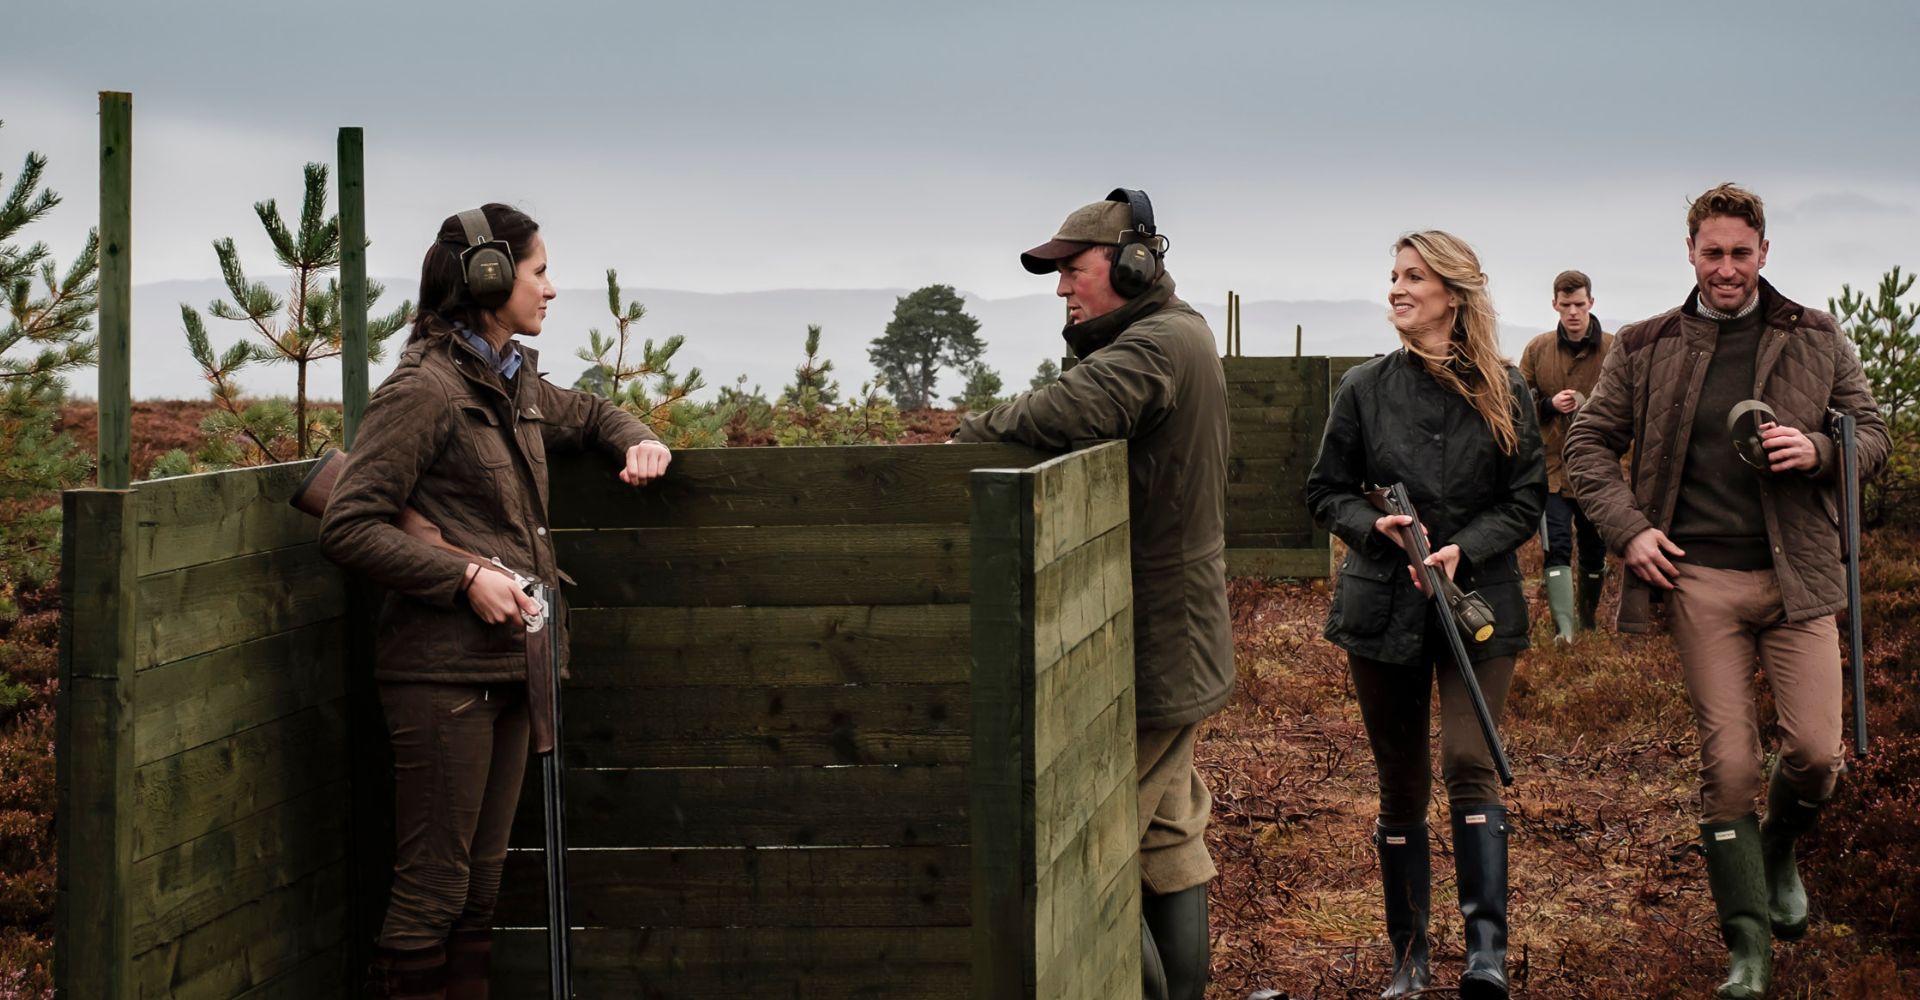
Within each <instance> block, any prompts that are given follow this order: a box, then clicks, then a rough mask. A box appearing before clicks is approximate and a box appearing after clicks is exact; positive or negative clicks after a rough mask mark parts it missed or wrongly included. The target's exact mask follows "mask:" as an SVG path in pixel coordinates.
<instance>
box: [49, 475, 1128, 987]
mask: <svg viewBox="0 0 1920 1000" xmlns="http://www.w3.org/2000/svg"><path fill="white" fill-rule="evenodd" d="M307 467H308V466H307V465H306V464H305V463H299V464H292V465H283V466H273V467H268V468H262V469H248V470H238V471H233V472H225V473H218V474H213V475H207V476H195V477H187V478H181V479H173V480H162V481H156V482H151V483H141V484H138V485H137V486H136V487H135V488H134V489H133V490H130V491H100V490H86V491H76V492H73V493H69V494H67V495H66V497H65V503H66V514H67V536H66V542H65V544H66V552H65V555H66V563H65V577H64V579H63V586H64V588H65V595H66V599H67V601H68V603H67V609H68V613H67V616H66V618H65V625H64V628H65V633H64V634H63V644H62V665H63V676H62V682H63V683H62V696H61V697H62V701H61V705H60V719H59V736H58V740H59V750H58V767H59V783H60V829H61V835H62V843H61V845H60V848H61V859H62V863H61V866H60V872H59V880H60V884H59V903H58V907H57V917H56V922H57V928H58V929H57V935H58V941H57V945H56V946H57V948H58V949H59V950H58V954H59V956H60V958H59V965H58V968H57V970H56V971H57V975H58V978H59V983H60V989H61V991H62V994H63V995H65V996H70V997H76V998H79V997H86V998H96V997H98V998H131V997H195V998H203V997H204V998H232V997H251V998H266V997H274V998H304V997H339V996H343V995H348V994H349V993H350V992H351V990H352V988H353V987H354V986H356V985H357V975H358V967H359V963H360V962H361V961H363V960H364V957H365V950H366V947H367V945H368V944H369V943H370V942H371V940H372V939H373V936H374V934H375V933H376V932H377V930H378V923H379V917H380V911H381V905H382V904H383V902H384V894H385V891H386V875H387V872H388V871H389V870H390V864H391V857H390V853H389V852H390V849H391V848H390V842H391V829H390V823H391V819H390V810H391V797H392V787H391V777H390V771H389V770H388V766H389V765H388V763H387V760H386V758H385V756H384V748H385V732H384V725H383V723H382V721H381V718H380V715H379V709H378V704H377V700H375V699H374V696H373V693H372V685H371V682H370V680H369V679H368V678H369V676H370V673H371V664H370V663H369V662H367V661H368V658H369V655H368V649H369V645H368V643H369V642H370V639H369V636H370V634H371V630H372V629H371V626H372V621H371V614H370V611H369V610H368V609H370V608H371V607H372V603H371V601H370V599H369V598H368V597H367V596H366V595H364V594H363V593H359V592H358V591H357V588H355V587H353V586H351V585H349V583H348V581H346V580H345V578H344V576H343V574H341V573H340V572H339V571H338V570H336V569H335V568H334V567H332V566H331V565H330V564H329V563H327V562H326V561H325V560H324V559H323V558H322V557H321V556H320V554H319V552H318V551H317V545H316V543H315V531H316V523H315V522H314V521H313V520H312V519H311V518H308V517H306V516H305V515H301V514H298V513H297V512H295V511H293V510H292V509H291V508H289V507H288V506H287V505H286V500H287V497H288V496H289V495H291V493H292V491H293V489H294V487H295V486H296V484H297V483H298V481H299V479H300V477H301V476H302V475H303V474H304V473H305V471H306V469H307ZM981 468H996V469H1005V470H1007V471H1004V472H992V473H981V474H978V475H976V474H975V473H974V471H973V470H976V469H981ZM550 473H551V477H552V479H551V481H552V496H553V525H554V542H555V546H556V549H557V552H558V554H559V559H560V563H561V565H562V566H564V567H565V568H566V569H567V570H568V572H569V573H570V574H571V575H572V576H573V577H574V578H575V579H576V580H577V581H578V583H577V585H574V586H571V587H569V588H568V592H567V597H568V601H569V604H570V605H571V612H570V614H571V633H572V650H573V652H572V662H571V665H570V668H569V669H570V678H569V681H568V685H567V688H566V692H565V696H564V697H565V702H564V705H565V712H566V735H567V742H566V747H565V754H564V762H565V765H566V767H567V774H566V780H567V783H568V821H569V834H570V851H569V858H568V861H569V866H570V876H571V878H570V889H571V893H572V917H573V921H572V922H573V924H574V925H575V929H574V931H573V947H574V956H575V974H576V982H577V985H578V995H579V997H581V998H582V1000H592V998H598V997H696V998H697V997H734V996H740V995H774V996H807V997H869V996H886V997H904V998H919V997H924V998H985V997H993V998H996V1000H999V998H1008V997H1014V998H1018V997H1079V996H1088V997H1091V996H1095V995H1101V996H1105V995H1112V994H1114V993H1115V992H1116V991H1124V990H1123V988H1124V986H1125V985H1126V984H1129V983H1136V982H1138V976H1139V966H1138V947H1139V930H1138V923H1139V920H1138V912H1139V890H1138V877H1137V868H1136V867H1135V860H1134V855H1135V848H1136V846H1137V829H1136V824H1137V819H1136V818H1135V815H1134V813H1135V805H1134V783H1133V764H1132V755H1133V722H1132V716H1133V690H1132V679H1133V672H1132V627H1131V617H1130V613H1131V612H1130V608H1131V587H1130V584H1129V578H1128V568H1127V522H1126V458H1125V448H1124V445H1119V444H1111V445H1103V446H1100V447H1097V448H1093V449H1089V450H1085V451H1081V452H1075V453H1073V454H1071V455H1067V456H1063V457H1060V458H1050V456H1047V455H1045V454H1042V453H1039V452H1034V451H1031V450H1029V449H1024V448H1019V447H1014V446H1001V445H994V446H987V445H961V446H951V447H949V446H906V447H867V448H813V449H738V450H715V451H694V452H683V453H681V454H679V455H677V456H676V457H675V461H674V465H673V470H672V473H671V474H670V475H669V477H668V478H667V479H665V480H664V481H662V482H660V483H657V484H655V485H654V486H651V487H649V488H647V489H643V490H633V489H629V488H627V487H625V486H622V485H620V484H619V483H618V482H617V481H616V480H615V479H614V478H613V476H612V472H611V468H610V465H609V463H608V462H607V461H606V460H605V459H603V458H600V457H598V456H580V457H574V458H559V457H556V458H555V460H554V461H553V463H552V468H551V470H550ZM980 476H986V477H987V478H986V479H984V480H983V479H981V478H979V477H980ZM983 483H984V484H987V488H986V489H985V492H982V484H983ZM1009 488H1010V489H1012V490H1013V491H1014V493H1013V494H1009V493H1008V492H1007V489H1009ZM1015 494H1017V495H1018V496H1019V497H1020V498H1021V499H1019V500H1018V502H1015V503H1013V504H1012V505H1011V506H1010V505H1009V504H1008V498H1009V496H1012V495H1015ZM983 587H984V588H985V589H983ZM983 706H988V712H987V714H986V716H984V717H983V715H982V707H983ZM539 795H540V780H539V769H538V767H537V766H534V765H532V764H530V766H529V768H528V772H527V779H526V785H525V790H524V795H523V801H522V804H521V811H520V814H519V816H518V817H517V819H516V824H515V828H514V832H513V839H512V844H513V850H512V852H511V854H510V856H509V860H508V869H507V872H506V875H505V878H504V879H503V888H502V897H501V901H500V907H499V911H498V914H497V920H496V925H497V932H496V934H497V936H496V942H497V952H496V957H497V961H496V971H495V977H494V981H495V989H496V992H495V995H496V996H501V997H537V996H544V995H545V990H546V968H545V927H544V925H545V916H544V914H545V906H544V881H543V878H544V876H543V870H542V865H541V860H542V859H541V854H540V850H539V848H540V845H541V842H542V829H541V822H540V809H539ZM983 844H984V845H985V846H984V847H983ZM983 893H985V894H986V898H988V899H989V900H990V901H991V902H992V905H991V906H989V907H988V908H986V909H982V905H981V903H982V899H983ZM1005 901H1011V903H1006V902H1005ZM983 944H990V945H992V947H991V948H983ZM1008 968H1011V969H1012V970H1013V971H1012V976H1013V978H1012V979H1007V978H1005V977H1006V976H1007V975H1008V972H1007V971H1006V970H1007V969H1008ZM1015 981H1017V983H1016V985H1014V986H1013V987H1012V988H1011V991H1009V990H1007V989H1003V988H1002V984H1003V983H1007V982H1015Z"/></svg>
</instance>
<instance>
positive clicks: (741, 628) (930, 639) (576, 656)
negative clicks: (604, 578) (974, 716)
mask: <svg viewBox="0 0 1920 1000" xmlns="http://www.w3.org/2000/svg"><path fill="white" fill-rule="evenodd" d="M967 628H968V609H967V606H966V605H965V604H917V605H916V604H896V605H889V604H881V605H854V606H827V607H786V608H780V607H772V608H769V607H740V608H668V607H649V608H581V609H579V610H577V611H575V612H574V614H573V627H572V637H573V651H572V660H571V677H570V678H569V680H568V682H567V684H568V687H569V688H573V689H584V688H595V687H603V686H610V687H621V686H628V685H632V684H636V683H644V684H646V685H648V686H650V687H674V686H682V685H685V686H698V687H709V686H726V685H773V684H778V685H782V686H802V685H808V684H888V683H903V682H904V683H923V684H964V683H967V681H968V679H969V674H970V673H971V669H970V661H969V659H968V655H967V634H968V632H967Z"/></svg>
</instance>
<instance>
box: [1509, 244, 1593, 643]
mask: <svg viewBox="0 0 1920 1000" xmlns="http://www.w3.org/2000/svg"><path fill="white" fill-rule="evenodd" d="M1553 311H1554V312H1557V313H1559V314H1560V325H1559V326H1558V327H1557V328H1555V329H1553V330H1550V331H1548V332H1546V333H1543V334H1541V335H1539V336H1538V337H1535V338H1533V340H1532V341H1531V342H1530V343H1528V344H1527V349H1526V351H1525V352H1523V353H1522V354H1521V355H1520V375H1521V377H1522V378H1524V379H1526V382H1527V387H1528V388H1530V389H1532V390H1533V399H1534V405H1535V409H1536V411H1537V413H1538V415H1539V418H1540V443H1541V445H1542V446H1544V448H1545V449H1546V454H1547V515H1546V537H1545V538H1544V539H1543V541H1544V542H1545V543H1546V550H1547V557H1546V569H1547V606H1548V607H1549V608H1550V609H1552V611H1553V631H1554V641H1556V642H1572V641H1573V631H1574V609H1575V606H1576V604H1577V606H1578V608H1579V623H1580V627H1581V628H1583V629H1588V630H1591V629H1592V628H1593V627H1594V621H1593V614H1594V609H1595V608H1597V607H1598V606H1599V604H1600V587H1601V585H1602V584H1604V583H1605V582H1606V579H1607V563H1606V559H1607V550H1606V546H1605V544H1604V543H1603V542H1601V541H1600V535H1599V533H1598V532H1596V531H1594V530H1593V522H1592V521H1590V520H1588V519H1587V515H1585V514H1584V513H1581V511H1580V504H1579V501H1578V500H1577V499H1576V498H1575V496H1574V492H1573V488H1572V485H1571V484H1569V483H1568V482H1567V475H1566V470H1565V468H1564V467H1563V466H1562V464H1561V460H1560V453H1561V451H1562V449H1563V448H1565V446H1566V441H1567V428H1568V427H1569V426H1571V425H1572V423H1573V417H1574V414H1576V413H1578V412H1579V411H1580V406H1581V404H1583V403H1585V402H1586V399H1587V394H1588V393H1590V392H1592V391H1593V386H1594V383H1596V382H1598V381H1600V364H1601V362H1603V361H1605V360H1606V357H1607V351H1608V350H1609V349H1610V348H1612V347H1613V334H1611V333H1607V332H1606V331H1604V330H1602V329H1600V321H1599V320H1598V319H1596V318H1595V317H1594V315H1593V282H1592V281H1590V280H1589V279H1588V278H1587V276H1586V275H1584V274H1582V273H1580V272H1579V271H1561V272H1560V274H1559V275H1558V276H1556V277H1555V278H1554V279H1553ZM1576 537H1578V539H1579V551H1580V586H1579V590H1578V595H1579V596H1578V598H1577V599H1576V597H1575V588H1574V580H1573V568H1572V566H1573V553H1574V540H1575V538H1576Z"/></svg>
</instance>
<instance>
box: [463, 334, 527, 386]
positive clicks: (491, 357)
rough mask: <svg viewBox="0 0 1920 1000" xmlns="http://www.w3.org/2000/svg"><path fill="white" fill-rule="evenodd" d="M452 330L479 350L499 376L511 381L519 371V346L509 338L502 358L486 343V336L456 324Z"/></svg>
mask: <svg viewBox="0 0 1920 1000" xmlns="http://www.w3.org/2000/svg"><path fill="white" fill-rule="evenodd" d="M454 332H455V333H458V334H459V335H460V337H461V339H463V340H465V341H466V342H467V344H468V345H469V346H471V347H472V348H473V349H474V350H476V351H478V352H480V356H481V357H482V358H485V359H486V361H487V364H488V365H490V366H491V367H492V368H493V370H494V371H496V372H499V373H500V377H501V378H503V379H506V380H507V381H509V382H511V381H513V377H514V376H515V375H516V374H518V373H519V371H520V346H519V345H518V344H515V343H514V342H513V341H511V340H509V341H507V355H506V357H504V358H503V357H501V356H500V355H498V354H495V353H494V352H493V345H492V344H489V343H487V338H485V337H482V336H480V335H479V334H477V333H474V332H473V331H472V330H469V329H467V328H466V327H464V326H457V327H454Z"/></svg>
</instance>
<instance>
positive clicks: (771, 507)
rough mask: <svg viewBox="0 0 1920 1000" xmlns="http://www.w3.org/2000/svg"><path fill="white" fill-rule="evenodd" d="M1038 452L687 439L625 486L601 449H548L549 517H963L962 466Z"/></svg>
mask: <svg viewBox="0 0 1920 1000" xmlns="http://www.w3.org/2000/svg"><path fill="white" fill-rule="evenodd" d="M1047 457H1048V455H1047V453H1046V452H1041V451H1036V450H1034V449H1031V448H1027V447H1025V446H1022V445H1013V444H966V445H897V446H885V447H874V446H853V447H835V448H710V449H690V450H686V451H680V452H676V453H674V456H673V464H672V465H671V466H670V467H669V468H668V470H667V475H666V476H665V477H664V478H662V479H660V480H659V481H657V482H654V483H651V484H649V485H648V486H646V487H644V488H642V489H634V488H632V487H629V486H626V485H624V484H622V483H621V482H620V481H619V480H618V479H616V478H615V476H614V473H615V471H616V470H615V468H614V465H613V463H612V462H611V461H610V460H608V459H607V458H606V457H604V456H601V455H570V456H558V455H556V456H554V459H553V463H552V469H551V476H552V480H551V482H552V495H553V497H554V501H553V524H554V526H555V527H559V528H603V529H606V528H656V527H673V528H689V527H716V526H725V525H754V526H760V527H771V526H779V525H832V524H937V523H952V524H964V523H966V519H967V503H968V496H967V473H968V470H970V469H976V468H982V467H987V466H994V467H1000V466H1028V465H1032V464H1034V463H1036V462H1039V461H1042V460H1044V459H1045V458H1047Z"/></svg>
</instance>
